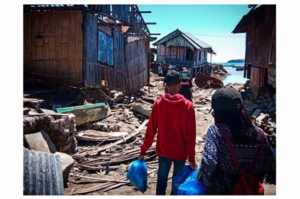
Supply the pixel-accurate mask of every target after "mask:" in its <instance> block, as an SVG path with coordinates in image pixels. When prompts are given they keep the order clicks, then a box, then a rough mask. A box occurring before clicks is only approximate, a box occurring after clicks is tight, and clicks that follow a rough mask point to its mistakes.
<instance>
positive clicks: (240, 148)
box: [200, 124, 275, 195]
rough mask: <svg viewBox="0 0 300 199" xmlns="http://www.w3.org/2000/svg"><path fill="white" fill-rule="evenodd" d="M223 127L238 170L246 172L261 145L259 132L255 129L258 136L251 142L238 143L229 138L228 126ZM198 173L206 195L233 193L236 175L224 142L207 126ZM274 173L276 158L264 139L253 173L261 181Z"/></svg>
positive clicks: (212, 128)
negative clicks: (236, 158)
mask: <svg viewBox="0 0 300 199" xmlns="http://www.w3.org/2000/svg"><path fill="white" fill-rule="evenodd" d="M222 125H223V127H224V128H225V129H226V131H227V132H228V133H229V137H230V140H231V142H232V145H233V147H234V149H235V153H236V155H237V157H238V160H239V162H240V165H241V168H244V169H245V170H248V169H249V168H250V166H251V163H252V161H253V159H254V158H255V156H256V154H257V152H258V149H259V147H260V144H261V142H262V135H261V133H260V132H259V131H260V129H259V128H258V127H256V126H255V128H256V129H257V131H258V132H259V136H257V139H256V140H255V141H253V142H252V143H237V142H235V141H234V140H233V139H232V135H231V133H230V130H229V126H228V125H226V124H222ZM200 172H201V174H202V180H203V183H204V185H205V187H206V188H207V194H208V195H228V194H232V193H233V190H234V186H235V183H236V181H237V180H238V178H239V173H238V171H237V169H236V166H235V164H234V162H233V159H232V156H231V153H230V151H229V149H228V147H227V145H226V142H225V139H224V138H223V135H222V133H221V131H220V130H219V128H218V127H217V126H216V125H212V126H210V127H209V129H208V131H207V134H206V143H205V146H204V150H203V156H202V162H201V164H200ZM273 172H275V157H274V154H273V150H272V148H271V146H270V144H269V142H268V140H267V139H265V144H264V149H263V152H262V154H261V156H260V159H259V160H258V162H257V164H256V167H255V169H254V171H253V175H254V176H256V177H257V179H258V180H259V181H260V182H262V181H263V179H264V177H265V175H266V174H273Z"/></svg>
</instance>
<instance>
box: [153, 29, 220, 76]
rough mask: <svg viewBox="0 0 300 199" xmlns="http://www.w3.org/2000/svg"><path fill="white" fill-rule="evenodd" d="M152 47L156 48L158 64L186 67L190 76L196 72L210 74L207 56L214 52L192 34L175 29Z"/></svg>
mask: <svg viewBox="0 0 300 199" xmlns="http://www.w3.org/2000/svg"><path fill="white" fill-rule="evenodd" d="M153 45H155V46H157V62H158V63H160V62H163V61H166V62H167V63H169V64H172V65H176V66H181V67H187V68H188V70H190V73H191V75H192V76H195V75H196V74H197V73H198V72H202V73H204V74H208V75H210V74H211V67H210V65H209V64H208V54H210V55H212V54H215V52H214V51H213V49H212V47H211V46H210V45H209V44H207V43H205V42H204V41H201V40H200V39H198V38H196V37H195V36H193V35H192V34H190V33H188V32H184V31H181V30H179V29H176V30H175V31H173V32H171V33H170V34H168V35H166V36H164V37H163V38H161V39H159V40H158V41H156V42H155V43H153Z"/></svg>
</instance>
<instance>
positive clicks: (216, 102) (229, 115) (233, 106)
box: [212, 88, 257, 142]
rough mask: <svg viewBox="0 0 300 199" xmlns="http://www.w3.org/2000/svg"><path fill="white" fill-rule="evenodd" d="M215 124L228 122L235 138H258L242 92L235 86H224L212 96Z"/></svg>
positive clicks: (241, 139)
mask: <svg viewBox="0 0 300 199" xmlns="http://www.w3.org/2000/svg"><path fill="white" fill-rule="evenodd" d="M212 108H213V109H214V117H215V124H222V123H223V124H224V123H225V124H227V125H228V126H229V128H230V131H231V133H232V136H233V138H234V139H235V140H239V141H246V142H247V141H250V140H253V139H255V138H256V136H257V130H256V129H255V127H254V125H253V124H252V121H251V118H250V116H249V114H248V113H247V110H246V109H245V108H243V100H242V97H241V94H240V93H239V92H238V91H237V90H235V89H233V88H223V89H220V90H218V91H217V92H215V94H214V95H213V97H212Z"/></svg>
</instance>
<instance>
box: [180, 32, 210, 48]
mask: <svg viewBox="0 0 300 199" xmlns="http://www.w3.org/2000/svg"><path fill="white" fill-rule="evenodd" d="M181 32H182V33H183V34H185V35H186V36H187V37H189V39H191V40H192V41H193V42H194V43H196V45H198V46H199V47H200V48H211V45H209V44H207V43H205V42H204V41H201V40H200V39H198V38H197V37H195V36H193V35H192V34H190V33H188V32H184V31H181ZM195 47H196V46H195Z"/></svg>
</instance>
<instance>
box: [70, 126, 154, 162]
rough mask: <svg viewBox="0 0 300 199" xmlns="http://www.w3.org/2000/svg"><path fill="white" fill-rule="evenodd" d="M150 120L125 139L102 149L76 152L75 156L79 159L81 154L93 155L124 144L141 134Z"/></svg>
mask: <svg viewBox="0 0 300 199" xmlns="http://www.w3.org/2000/svg"><path fill="white" fill-rule="evenodd" d="M148 121H149V120H145V121H144V122H143V124H142V125H141V126H140V127H139V128H138V129H137V130H136V132H134V133H132V134H130V135H129V136H126V137H125V140H124V139H120V140H119V141H117V142H115V143H113V144H109V145H107V146H104V147H102V148H100V149H97V150H94V151H88V152H84V153H79V154H75V155H74V156H73V158H75V159H77V158H80V156H81V157H82V156H83V157H85V156H93V155H97V154H98V153H100V152H102V151H105V150H106V149H109V148H111V147H113V146H116V145H119V144H122V143H124V142H125V141H127V140H128V139H131V138H133V137H135V136H136V135H137V134H139V133H140V132H141V131H142V130H143V128H144V127H145V126H146V125H147V123H148Z"/></svg>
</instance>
